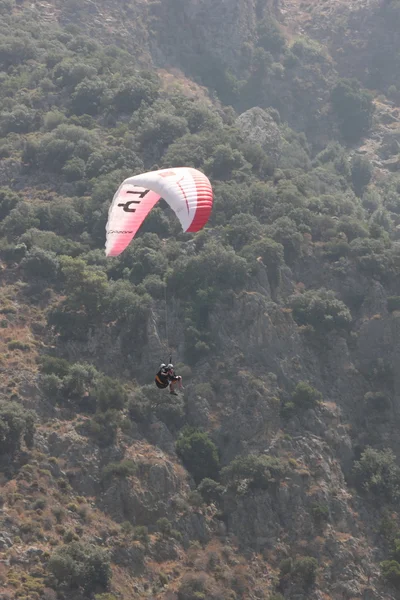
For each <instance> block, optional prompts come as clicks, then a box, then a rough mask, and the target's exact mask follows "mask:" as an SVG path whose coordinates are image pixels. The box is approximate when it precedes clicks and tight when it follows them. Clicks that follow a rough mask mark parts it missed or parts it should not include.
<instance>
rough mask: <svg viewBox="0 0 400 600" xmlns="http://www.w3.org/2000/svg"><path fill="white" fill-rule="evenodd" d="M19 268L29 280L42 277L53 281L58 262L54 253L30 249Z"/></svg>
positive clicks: (40, 249)
mask: <svg viewBox="0 0 400 600" xmlns="http://www.w3.org/2000/svg"><path fill="white" fill-rule="evenodd" d="M21 267H22V269H23V271H24V273H25V275H26V276H27V277H28V278H30V279H35V278H36V277H43V278H44V279H50V280H51V281H54V280H55V278H56V275H57V271H58V260H57V258H56V255H55V254H54V252H48V251H46V250H42V248H32V249H31V250H30V251H29V252H28V254H27V255H26V256H25V258H24V259H23V260H22V262H21Z"/></svg>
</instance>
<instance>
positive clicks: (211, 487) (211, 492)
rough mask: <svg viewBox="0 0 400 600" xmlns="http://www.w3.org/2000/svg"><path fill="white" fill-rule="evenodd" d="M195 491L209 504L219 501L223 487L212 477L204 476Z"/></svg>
mask: <svg viewBox="0 0 400 600" xmlns="http://www.w3.org/2000/svg"><path fill="white" fill-rule="evenodd" d="M197 491H198V492H199V494H200V495H201V497H202V498H203V500H204V502H206V503H207V504H210V503H211V502H216V503H218V502H220V501H221V499H222V494H223V491H224V488H223V486H222V485H221V484H219V483H217V482H216V481H214V479H210V478H209V477H205V478H204V479H203V480H202V481H201V482H200V484H199V486H198V488H197Z"/></svg>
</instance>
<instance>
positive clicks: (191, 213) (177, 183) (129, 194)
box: [106, 167, 213, 256]
mask: <svg viewBox="0 0 400 600" xmlns="http://www.w3.org/2000/svg"><path fill="white" fill-rule="evenodd" d="M160 198H164V200H165V201H166V202H167V203H168V204H169V205H170V207H171V208H172V210H173V211H174V212H175V214H176V215H177V217H178V219H179V220H180V222H181V225H182V229H183V231H190V232H195V231H199V230H200V229H202V227H204V225H205V224H206V223H207V221H208V219H209V216H210V213H211V209H212V204H213V193H212V188H211V184H210V182H209V180H208V178H207V177H206V176H205V175H204V174H203V173H201V172H200V171H197V170H196V169H192V168H189V167H178V168H174V169H162V170H160V171H152V172H149V173H143V174H141V175H135V176H134V177H129V178H128V179H125V181H124V182H123V183H122V185H121V187H120V188H119V190H118V191H117V193H116V194H115V196H114V199H113V202H112V204H111V207H110V211H109V219H108V223H107V227H106V230H107V242H106V254H107V256H118V254H120V253H121V252H122V251H123V250H124V249H125V248H126V246H127V245H128V244H129V242H130V241H131V239H132V238H133V236H134V235H135V233H136V232H137V230H138V229H139V227H140V225H141V224H142V223H143V221H144V219H145V218H146V216H147V214H148V213H149V212H150V210H151V209H152V208H153V206H154V205H155V204H156V203H157V202H158V200H159V199H160Z"/></svg>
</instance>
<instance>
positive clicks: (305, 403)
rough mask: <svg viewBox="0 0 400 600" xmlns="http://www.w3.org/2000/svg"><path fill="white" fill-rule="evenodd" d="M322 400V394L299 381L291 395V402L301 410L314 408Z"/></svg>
mask: <svg viewBox="0 0 400 600" xmlns="http://www.w3.org/2000/svg"><path fill="white" fill-rule="evenodd" d="M321 400H322V394H321V392H319V391H318V390H316V389H315V388H313V387H312V386H311V385H310V384H309V383H307V382H306V381H300V382H299V383H298V384H297V385H296V387H295V390H294V392H293V394H292V402H293V403H294V404H295V406H296V407H298V408H301V409H306V408H314V407H315V406H316V405H317V404H319V403H320V402H321Z"/></svg>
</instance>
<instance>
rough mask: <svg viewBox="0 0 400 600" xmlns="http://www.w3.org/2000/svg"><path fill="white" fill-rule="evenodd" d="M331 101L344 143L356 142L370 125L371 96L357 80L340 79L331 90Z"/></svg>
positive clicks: (372, 108)
mask: <svg viewBox="0 0 400 600" xmlns="http://www.w3.org/2000/svg"><path fill="white" fill-rule="evenodd" d="M331 101H332V106H333V110H334V111H335V113H336V115H337V117H338V119H339V124H340V130H341V133H342V135H343V137H344V138H345V139H346V141H348V142H350V143H352V142H357V141H358V140H359V139H360V137H361V136H362V135H364V134H365V133H366V132H367V131H368V129H369V127H370V125H371V118H372V114H373V111H374V105H373V103H372V96H371V95H370V94H369V92H367V91H366V90H362V89H361V86H360V84H359V82H358V81H357V80H351V79H340V80H339V81H338V83H337V84H336V85H335V87H334V88H333V90H332V93H331Z"/></svg>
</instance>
